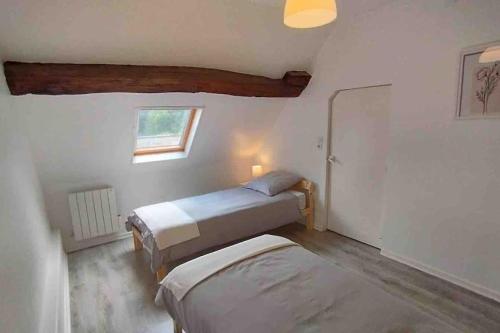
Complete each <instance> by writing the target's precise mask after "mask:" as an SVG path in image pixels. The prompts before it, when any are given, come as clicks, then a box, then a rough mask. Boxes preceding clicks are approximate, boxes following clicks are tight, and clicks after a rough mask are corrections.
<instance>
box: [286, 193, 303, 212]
mask: <svg viewBox="0 0 500 333" xmlns="http://www.w3.org/2000/svg"><path fill="white" fill-rule="evenodd" d="M287 192H288V193H291V194H293V195H294V196H296V197H297V199H299V200H298V202H299V209H305V208H306V195H305V193H304V192H299V191H287Z"/></svg>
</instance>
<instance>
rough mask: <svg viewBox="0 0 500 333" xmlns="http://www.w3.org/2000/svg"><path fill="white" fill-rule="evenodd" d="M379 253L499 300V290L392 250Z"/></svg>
mask: <svg viewBox="0 0 500 333" xmlns="http://www.w3.org/2000/svg"><path fill="white" fill-rule="evenodd" d="M380 254H381V255H383V256H384V257H387V258H389V259H392V260H395V261H397V262H400V263H402V264H405V265H407V266H410V267H413V268H415V269H418V270H419V271H422V272H425V273H428V274H430V275H433V276H436V277H438V278H440V279H443V280H446V281H448V282H451V283H453V284H456V285H458V286H460V287H463V288H465V289H468V290H470V291H472V292H475V293H476V294H479V295H482V296H484V297H487V298H490V299H493V300H495V301H497V302H500V292H497V291H495V290H492V289H489V288H486V287H483V286H480V285H478V284H476V283H474V282H471V281H467V280H464V279H462V278H459V277H458V276H455V275H453V274H449V273H446V272H443V271H441V270H439V269H437V268H434V267H431V266H429V265H426V264H423V263H421V262H418V261H416V260H413V259H410V258H407V257H404V256H401V255H398V254H395V253H394V252H391V251H388V250H382V251H381V252H380Z"/></svg>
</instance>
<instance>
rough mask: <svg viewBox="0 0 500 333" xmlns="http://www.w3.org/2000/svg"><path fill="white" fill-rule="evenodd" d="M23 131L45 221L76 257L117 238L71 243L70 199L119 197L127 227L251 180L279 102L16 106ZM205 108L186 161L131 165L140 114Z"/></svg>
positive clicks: (173, 97)
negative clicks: (163, 206) (101, 194)
mask: <svg viewBox="0 0 500 333" xmlns="http://www.w3.org/2000/svg"><path fill="white" fill-rule="evenodd" d="M13 101H14V102H13V104H14V107H15V109H16V110H18V112H20V114H21V115H22V117H23V120H24V122H25V123H26V124H27V127H28V136H29V138H30V141H31V142H32V146H33V149H34V156H35V162H36V166H37V169H38V171H39V174H40V179H41V183H42V188H43V192H44V197H45V200H46V205H47V212H48V217H49V220H50V221H51V223H52V225H53V226H54V227H57V228H60V229H61V230H62V235H63V240H64V244H65V248H66V249H67V250H75V249H78V248H82V247H86V246H90V245H93V244H96V243H100V242H104V241H108V240H110V239H115V238H116V235H113V236H111V237H104V238H100V239H95V240H91V241H83V242H75V241H74V239H73V236H72V231H73V230H72V225H71V216H70V212H69V205H68V193H70V192H73V191H78V190H84V189H92V188H96V187H101V186H113V187H114V188H115V189H116V193H117V200H118V209H119V212H120V213H121V214H122V218H123V219H125V218H126V216H127V215H128V214H130V212H131V211H132V209H134V208H137V207H140V206H142V205H146V204H152V203H156V202H161V201H166V200H173V199H178V198H182V197H185V196H191V195H195V194H201V193H206V192H210V191H214V190H218V189H223V188H226V187H229V186H232V185H235V184H238V182H240V181H244V180H248V178H249V177H250V167H251V165H252V164H253V163H254V161H255V155H256V154H257V152H258V151H259V149H260V147H261V143H262V140H263V137H264V136H265V135H266V134H267V132H268V131H269V130H270V128H271V127H272V124H273V123H274V122H275V119H276V117H277V116H278V114H279V112H280V111H281V109H282V108H283V106H284V103H285V100H284V99H260V98H241V97H231V96H222V95H210V94H149V95H148V94H94V95H87V96H22V97H15V98H13ZM144 106H203V107H204V111H203V114H202V117H201V120H200V123H199V126H198V130H197V133H196V136H195V138H194V142H193V145H192V148H191V151H190V155H189V157H188V158H187V159H181V160H170V161H164V162H154V163H146V164H132V154H133V149H134V144H135V143H134V138H135V129H134V126H135V125H136V122H137V118H136V117H137V114H136V112H137V108H139V107H144Z"/></svg>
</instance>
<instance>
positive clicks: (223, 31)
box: [0, 0, 329, 78]
mask: <svg viewBox="0 0 500 333" xmlns="http://www.w3.org/2000/svg"><path fill="white" fill-rule="evenodd" d="M328 31H329V30H328V27H326V28H322V29H315V30H307V31H299V30H292V29H288V28H286V27H285V26H284V25H283V23H282V8H281V6H279V5H278V6H268V4H266V3H262V0H261V1H258V2H252V1H251V0H211V1H210V0H147V1H139V0H106V1H101V0H72V1H63V0H23V1H19V0H4V1H2V5H1V11H0V42H1V43H2V44H3V45H4V47H5V52H4V60H7V59H8V60H17V61H41V62H73V63H114V64H154V65H187V66H198V67H210V68H219V69H228V70H234V71H240V72H246V73H251V74H259V75H266V76H272V77H276V78H279V77H281V76H282V75H283V74H284V73H285V72H286V71H287V70H307V69H309V66H310V64H311V62H312V59H313V57H314V56H315V54H316V52H317V51H318V50H319V48H320V46H321V45H322V43H323V41H324V40H325V38H326V36H327V34H328Z"/></svg>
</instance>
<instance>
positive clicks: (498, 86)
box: [456, 41, 500, 119]
mask: <svg viewBox="0 0 500 333" xmlns="http://www.w3.org/2000/svg"><path fill="white" fill-rule="evenodd" d="M495 45H500V41H498V42H494V43H488V44H483V45H478V46H474V47H470V48H467V49H465V50H464V51H462V53H461V55H460V80H459V82H460V83H459V87H458V108H457V114H456V116H457V118H458V119H484V118H500V62H494V63H486V64H481V63H479V57H480V56H481V54H482V53H483V52H484V51H485V50H486V49H487V48H488V47H490V46H495Z"/></svg>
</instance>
